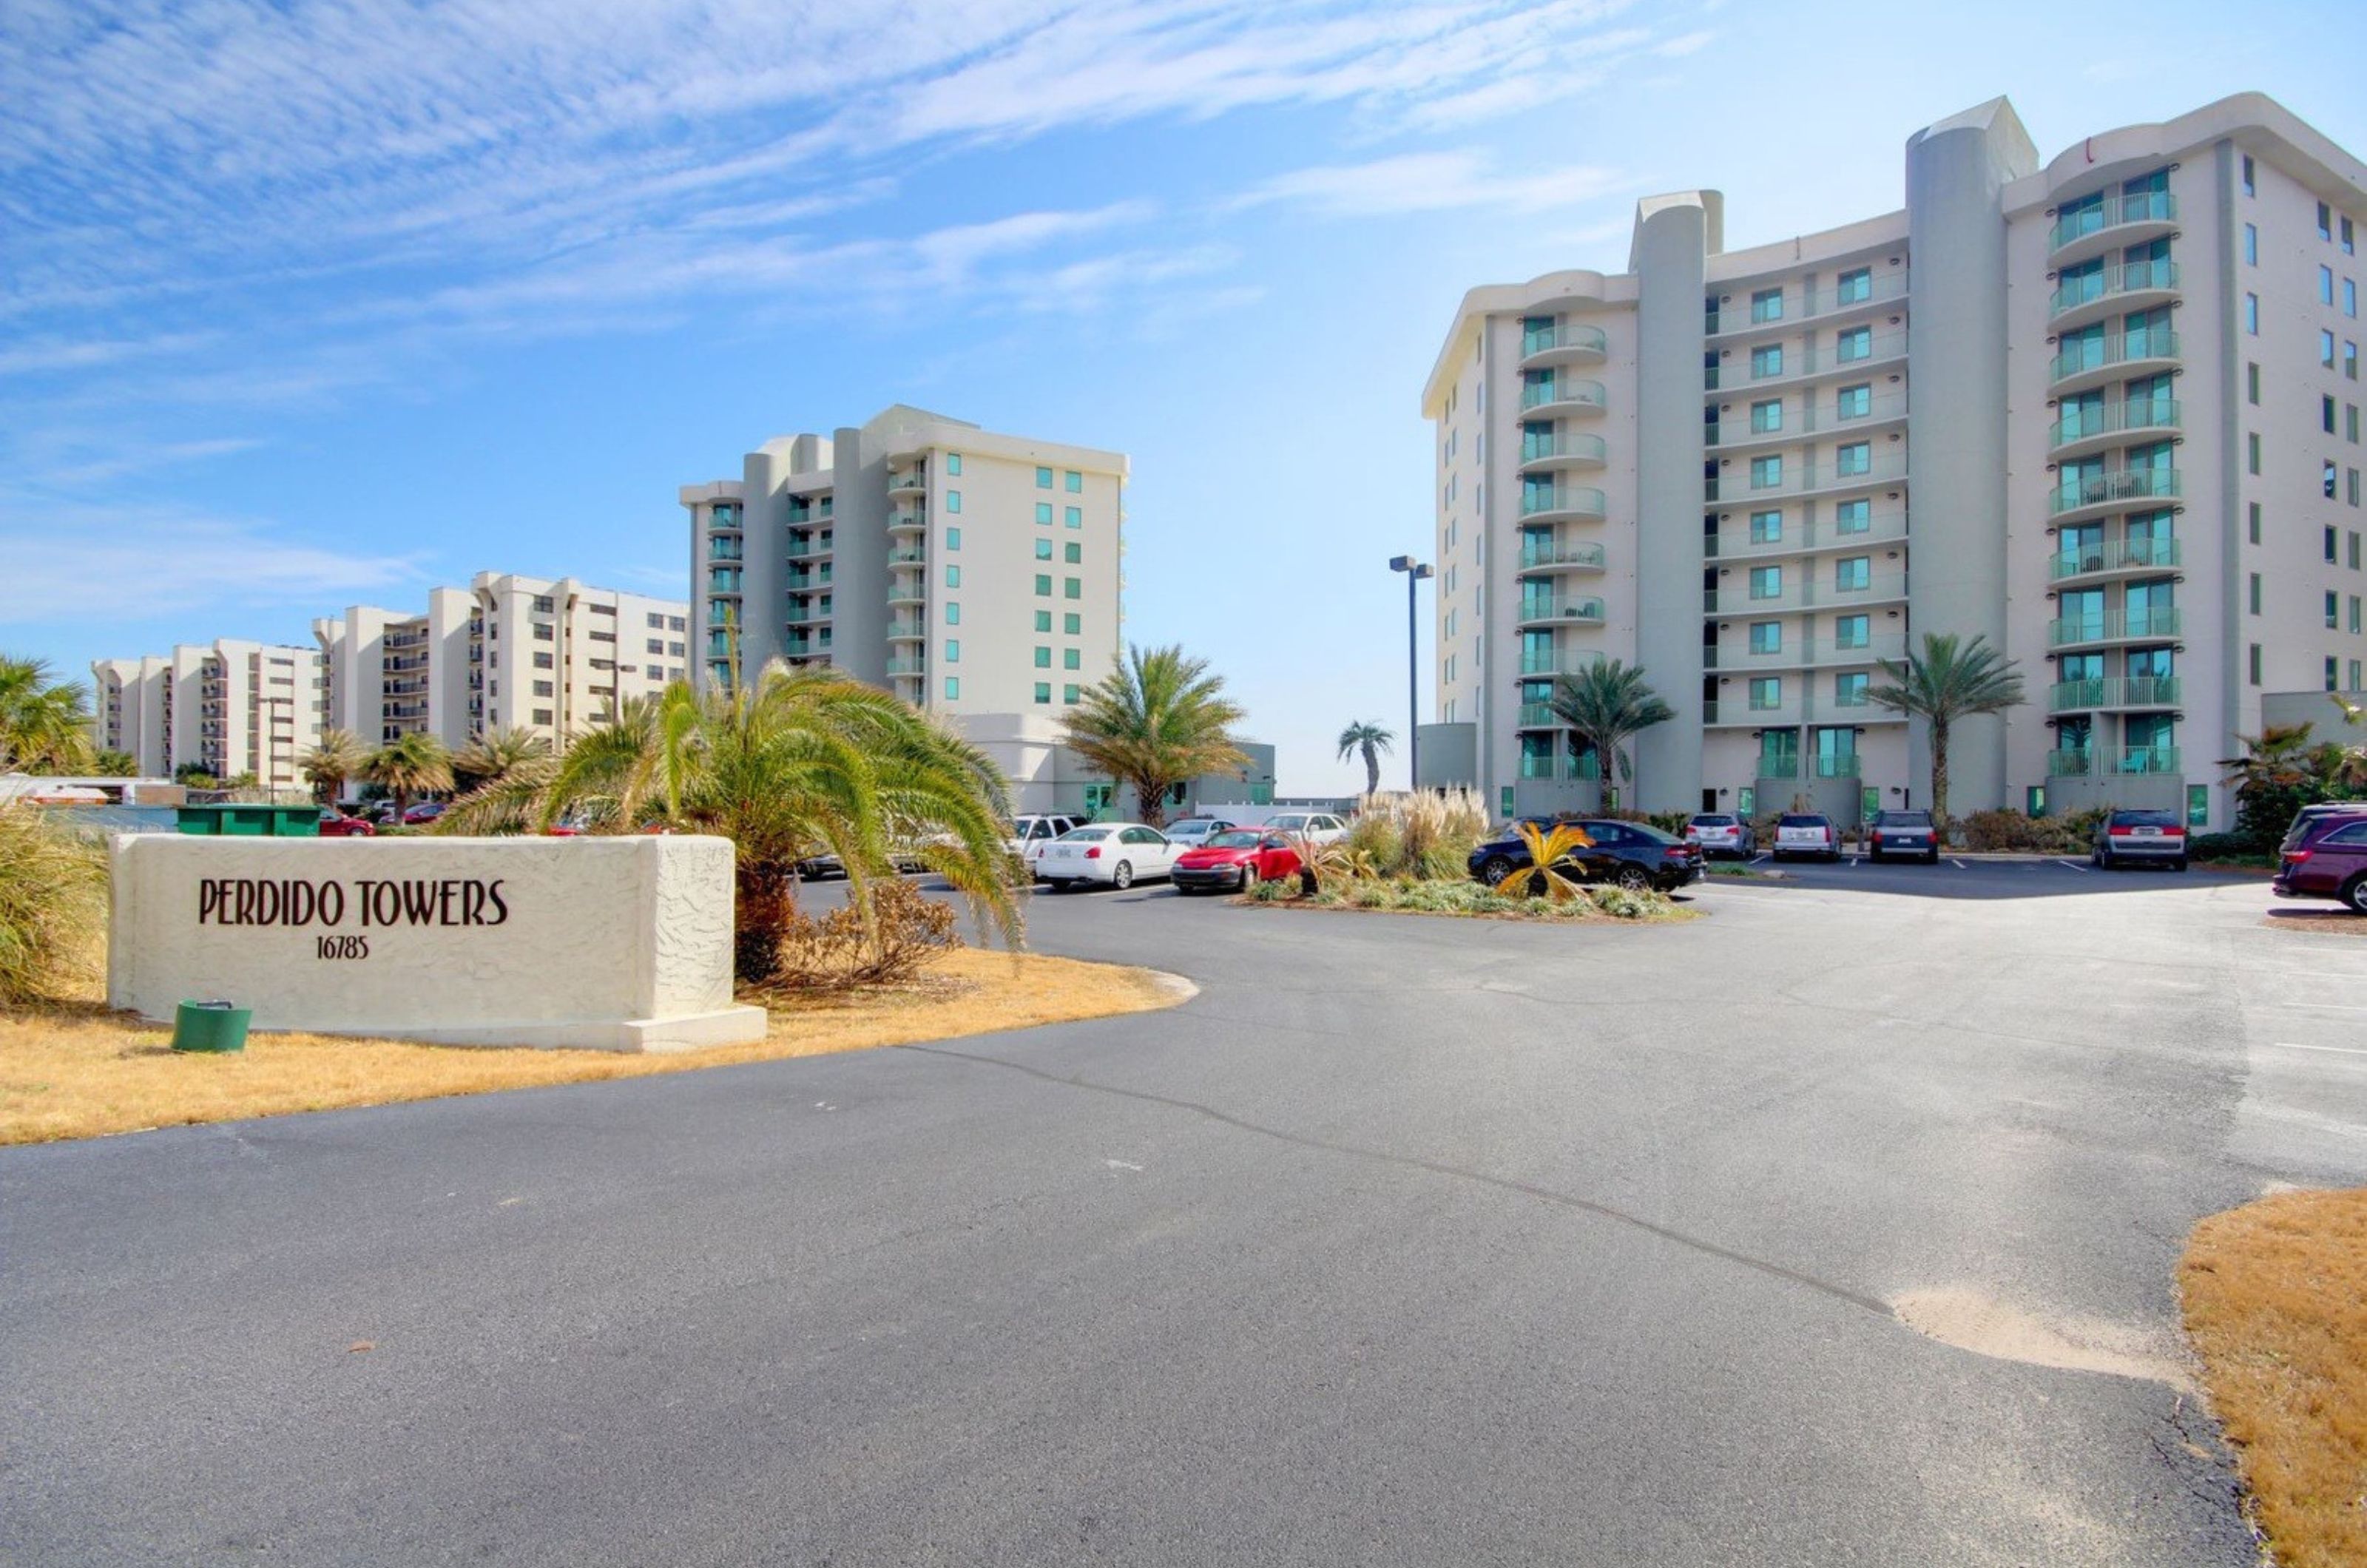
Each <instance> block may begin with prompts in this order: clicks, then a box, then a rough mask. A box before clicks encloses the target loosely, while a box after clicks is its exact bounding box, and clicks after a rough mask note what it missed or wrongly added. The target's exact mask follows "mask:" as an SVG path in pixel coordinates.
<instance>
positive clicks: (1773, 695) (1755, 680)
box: [1750, 675, 1784, 713]
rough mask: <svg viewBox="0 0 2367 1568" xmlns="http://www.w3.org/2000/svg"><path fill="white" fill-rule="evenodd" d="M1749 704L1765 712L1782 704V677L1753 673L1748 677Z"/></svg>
mask: <svg viewBox="0 0 2367 1568" xmlns="http://www.w3.org/2000/svg"><path fill="white" fill-rule="evenodd" d="M1750 705H1751V708H1752V709H1753V710H1754V711H1756V712H1759V713H1767V712H1770V711H1772V710H1773V709H1775V708H1780V707H1782V706H1783V705H1784V677H1782V676H1781V675H1754V676H1752V677H1751V678H1750Z"/></svg>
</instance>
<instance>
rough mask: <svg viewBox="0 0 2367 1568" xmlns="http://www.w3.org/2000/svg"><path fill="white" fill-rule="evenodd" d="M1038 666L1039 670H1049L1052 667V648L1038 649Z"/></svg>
mask: <svg viewBox="0 0 2367 1568" xmlns="http://www.w3.org/2000/svg"><path fill="white" fill-rule="evenodd" d="M1050 668H1052V650H1051V649H1048V648H1039V649H1036V669H1038V670H1049V669H1050Z"/></svg>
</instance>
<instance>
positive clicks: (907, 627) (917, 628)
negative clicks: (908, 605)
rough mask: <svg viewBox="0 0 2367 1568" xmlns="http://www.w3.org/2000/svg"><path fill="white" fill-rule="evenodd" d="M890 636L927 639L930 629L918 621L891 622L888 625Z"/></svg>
mask: <svg viewBox="0 0 2367 1568" xmlns="http://www.w3.org/2000/svg"><path fill="white" fill-rule="evenodd" d="M888 635H889V637H903V638H906V639H908V640H917V639H919V638H922V637H927V636H928V635H929V628H928V627H926V626H923V625H922V624H921V623H920V622H918V621H890V622H889V623H888Z"/></svg>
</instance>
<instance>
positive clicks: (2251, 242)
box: [2244, 223, 2260, 266]
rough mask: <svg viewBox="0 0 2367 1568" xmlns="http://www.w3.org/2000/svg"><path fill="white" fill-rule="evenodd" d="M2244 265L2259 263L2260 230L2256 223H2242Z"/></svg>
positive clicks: (2256, 264)
mask: <svg viewBox="0 0 2367 1568" xmlns="http://www.w3.org/2000/svg"><path fill="white" fill-rule="evenodd" d="M2244 265H2246V266H2258V265H2260V231H2259V225H2258V224H2254V223H2247V224H2245V225H2244Z"/></svg>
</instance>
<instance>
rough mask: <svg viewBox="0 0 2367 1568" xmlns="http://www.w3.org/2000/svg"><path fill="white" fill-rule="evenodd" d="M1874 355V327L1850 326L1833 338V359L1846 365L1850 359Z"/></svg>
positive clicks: (1867, 357) (1868, 357) (1869, 357)
mask: <svg viewBox="0 0 2367 1568" xmlns="http://www.w3.org/2000/svg"><path fill="white" fill-rule="evenodd" d="M1873 357H1874V329H1873V328H1872V327H1852V328H1850V329H1849V331H1847V332H1845V333H1840V335H1838V336H1837V337H1835V338H1834V339H1833V360H1834V363H1836V364H1840V365H1847V364H1848V363H1849V362H1850V361H1851V360H1852V359H1871V358H1873Z"/></svg>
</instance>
